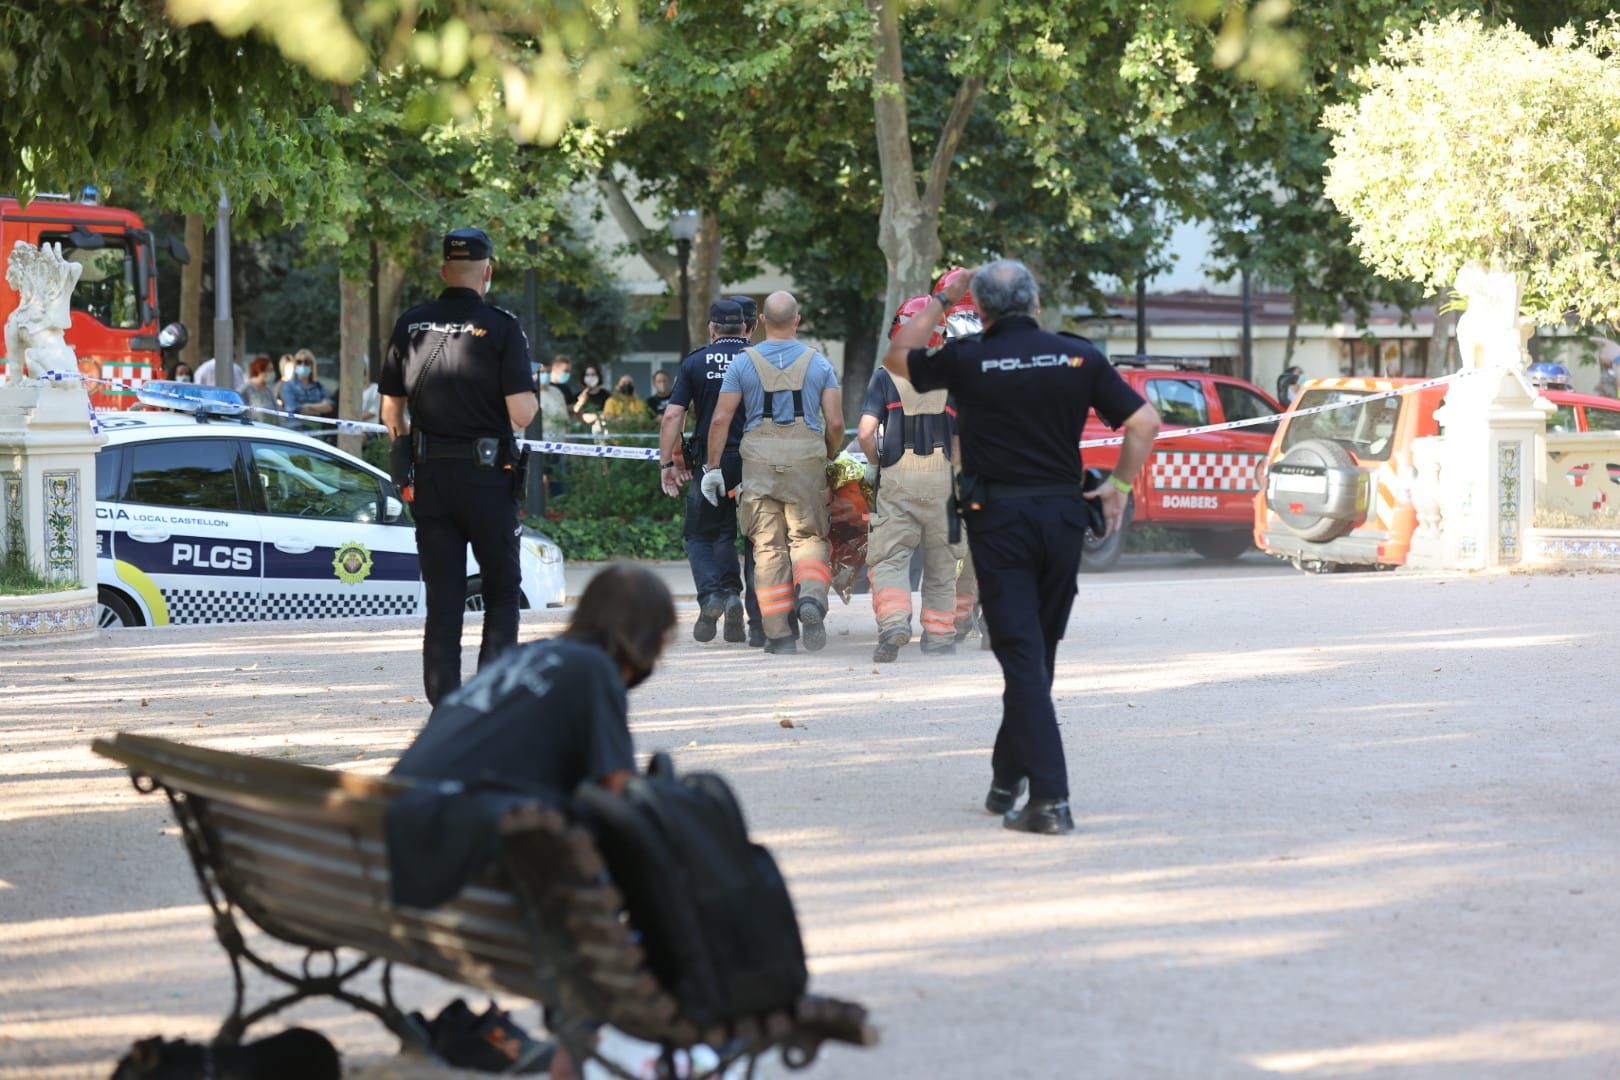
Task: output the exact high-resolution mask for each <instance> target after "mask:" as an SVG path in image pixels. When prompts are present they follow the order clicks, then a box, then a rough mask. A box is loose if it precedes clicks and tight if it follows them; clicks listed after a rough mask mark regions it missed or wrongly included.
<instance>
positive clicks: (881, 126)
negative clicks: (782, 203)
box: [866, 0, 984, 326]
mask: <svg viewBox="0 0 1620 1080" xmlns="http://www.w3.org/2000/svg"><path fill="white" fill-rule="evenodd" d="M866 6H867V9H868V10H870V11H871V13H872V15H873V16H874V22H873V28H872V45H873V51H874V53H875V57H874V69H873V76H872V107H873V113H874V118H875V120H876V130H877V144H878V166H879V170H880V172H881V175H882V178H883V209H882V211H881V213H880V216H879V218H878V247H879V248H880V249H881V250H882V252H883V258H884V260H885V261H886V262H887V264H888V285H887V286H886V288H885V289H884V295H883V319H882V321H881V322H880V324H879V325H884V326H886V325H887V324H888V321H889V320H890V319H891V318H893V317H894V312H895V309H896V308H898V307H899V306H900V303H901V301H902V300H904V299H905V298H906V297H908V296H915V295H917V294H918V293H922V292H926V291H927V290H928V286H929V284H930V283H931V282H932V280H933V275H934V270H935V269H936V267H937V266H938V263H939V257H940V253H941V252H942V251H943V250H944V249H943V247H942V245H941V244H940V239H939V211H940V206H941V205H942V204H943V203H944V201H945V181H946V177H947V175H948V174H949V172H950V167H951V160H952V158H954V157H955V155H956V146H957V144H958V143H959V142H960V141H961V138H962V131H963V129H964V128H966V126H967V120H968V117H969V115H971V114H972V112H973V105H974V102H976V101H977V100H978V96H979V91H980V89H981V88H982V87H983V86H984V79H983V78H982V77H981V76H978V75H974V76H970V77H968V78H966V79H964V80H962V83H961V85H960V86H959V87H957V91H956V99H955V101H954V102H953V103H952V104H951V111H950V114H949V115H948V116H947V117H946V120H945V124H944V127H943V128H941V129H940V134H939V145H938V146H937V147H935V149H934V157H933V161H932V163H931V164H930V166H929V170H928V177H927V186H926V187H925V188H924V189H923V190H922V191H921V192H919V191H918V190H917V168H916V165H915V163H914V159H913V156H912V148H911V122H910V120H909V118H908V117H907V115H906V105H907V101H906V76H905V62H904V57H903V56H902V54H901V47H900V0H867V4H866Z"/></svg>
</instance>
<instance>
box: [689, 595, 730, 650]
mask: <svg viewBox="0 0 1620 1080" xmlns="http://www.w3.org/2000/svg"><path fill="white" fill-rule="evenodd" d="M725 610H726V597H725V594H724V593H720V594H717V595H713V596H710V597H709V598H708V599H706V600H704V601H703V606H702V607H701V608H700V609H699V610H698V617H697V622H695V623H693V624H692V636H693V637H694V638H696V639H697V640H698V641H713V640H714V627H715V624H716V623H718V622H719V621H720V616H721V615H723V614H724V613H725Z"/></svg>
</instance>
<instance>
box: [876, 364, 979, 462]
mask: <svg viewBox="0 0 1620 1080" xmlns="http://www.w3.org/2000/svg"><path fill="white" fill-rule="evenodd" d="M861 415H862V416H875V417H877V419H878V425H879V426H878V439H877V444H878V460H877V461H876V462H875V464H877V465H879V466H881V467H882V468H885V469H886V468H888V467H889V466H890V465H893V464H894V463H895V462H897V461H899V460H900V455H901V454H903V453H904V452H905V449H906V426H907V421H909V422H910V426H911V429H912V430H911V436H912V437H911V446H912V449H913V450H914V451H915V452H916V453H918V454H924V455H926V454H928V453H929V452H931V451H932V450H935V449H937V450H939V451H941V452H943V453H944V455H945V456H946V457H947V458H949V457H950V456H951V435H952V434H953V433H954V432H955V431H956V405H955V403H953V402H952V401H951V399H950V398H948V397H947V398H946V399H945V411H944V412H942V413H936V414H933V415H929V416H906V415H905V408H904V405H903V404H902V403H901V401H900V390H899V389H898V388H897V387H896V386H895V385H894V378H893V377H892V376H890V374H889V373H888V371H887V370H886V369H884V368H881V367H880V368H878V369H877V370H876V371H874V372H873V373H872V381H871V382H870V383H868V384H867V387H866V401H865V402H864V403H863V404H862V405H861Z"/></svg>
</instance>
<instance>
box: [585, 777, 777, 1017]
mask: <svg viewBox="0 0 1620 1080" xmlns="http://www.w3.org/2000/svg"><path fill="white" fill-rule="evenodd" d="M574 799H575V807H576V810H577V812H578V814H579V816H580V817H581V819H582V820H583V821H584V822H585V823H586V825H587V826H588V827H589V828H590V829H591V830H592V832H594V833H595V834H596V840H597V846H598V847H599V848H600V849H601V851H602V855H603V858H604V859H605V860H606V861H607V865H608V870H609V872H610V873H611V874H612V876H613V882H614V884H615V885H617V886H618V888H619V891H620V892H622V893H623V894H624V898H625V906H626V907H627V908H628V909H629V915H630V923H631V925H632V926H634V927H635V929H636V930H637V931H638V932H639V933H640V935H641V945H642V948H643V949H645V950H646V952H647V962H648V965H649V966H650V967H651V968H652V969H653V973H654V974H656V975H657V976H658V980H659V982H660V983H662V984H663V986H664V988H665V989H667V990H669V991H670V993H672V994H674V995H675V998H676V1000H677V1001H679V1002H680V1006H681V1012H682V1013H683V1014H685V1015H686V1016H687V1017H689V1018H690V1019H692V1020H694V1021H696V1022H697V1023H699V1024H704V1025H707V1024H718V1023H726V1022H729V1021H733V1020H737V1019H740V1018H742V1017H744V1016H752V1015H757V1014H760V1013H765V1012H771V1011H774V1010H777V1009H788V1008H791V1007H792V1006H793V1004H794V1003H795V1002H797V1001H798V999H799V998H800V997H801V996H802V995H803V994H804V988H805V983H806V982H807V981H808V979H809V975H808V973H807V971H806V970H805V963H804V943H803V942H802V941H801V939H800V937H799V921H798V919H797V918H795V917H794V914H793V901H792V900H791V899H790V898H789V897H788V891H787V884H786V882H784V881H783V880H782V875H781V872H780V871H778V870H777V868H776V860H775V859H773V858H771V853H770V852H769V851H766V850H765V848H763V847H761V846H760V845H759V844H756V843H753V842H752V841H750V840H749V839H748V825H747V823H746V822H745V821H744V820H743V815H742V808H741V807H739V806H738V805H737V798H736V796H735V795H733V794H732V791H731V788H730V786H729V785H728V784H727V783H726V782H725V781H724V780H722V779H720V777H718V776H715V775H714V774H712V773H693V774H691V775H689V776H685V777H682V778H681V779H676V778H675V775H674V767H673V766H672V765H671V764H670V763H669V758H668V757H667V756H665V755H662V754H660V755H658V756H657V757H655V758H654V760H653V764H652V766H651V767H649V769H648V774H647V775H646V776H637V777H632V778H631V779H630V781H629V782H628V783H627V784H626V786H625V789H624V794H623V795H622V796H620V795H614V794H613V793H611V792H609V791H608V790H606V789H605V788H602V787H600V786H598V785H596V784H582V785H581V786H580V788H579V790H577V791H576V792H575V793H574Z"/></svg>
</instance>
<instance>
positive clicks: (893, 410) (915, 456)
mask: <svg viewBox="0 0 1620 1080" xmlns="http://www.w3.org/2000/svg"><path fill="white" fill-rule="evenodd" d="M861 412H862V415H861V426H860V433H859V437H860V441H861V448H862V450H864V451H865V452H866V456H867V461H868V462H875V463H876V464H877V466H878V474H877V482H876V487H877V496H876V499H875V500H874V502H873V506H872V519H871V533H870V535H869V536H868V538H867V542H866V562H867V565H868V566H869V567H870V568H871V578H872V608H873V611H874V613H875V614H876V616H877V623H878V644H877V648H876V649H875V650H874V651H873V653H872V659H873V660H874V661H877V662H878V663H886V662H888V661H891V660H894V659H895V658H896V656H898V654H899V651H900V648H901V646H903V645H905V644H906V643H908V642H909V641H910V640H911V614H912V609H911V561H912V554H913V552H919V551H920V552H921V553H922V564H923V574H922V619H921V622H922V651H923V652H924V653H929V654H934V655H941V654H949V653H953V652H955V651H956V644H955V642H956V610H957V607H958V603H959V601H958V597H957V581H958V574H957V567H958V564H959V563H960V561H961V560H962V559H963V557H964V556H965V553H966V547H967V545H966V543H965V542H964V541H963V540H962V539H961V538H960V537H959V538H958V540H957V542H956V543H952V542H951V540H950V516H949V515H950V510H949V506H948V504H949V500H950V495H951V473H952V470H951V450H952V442H953V437H954V434H955V421H954V417H953V415H952V414H953V412H954V410H952V409H950V407H949V404H948V402H947V400H946V395H945V391H944V390H934V391H930V392H929V393H926V394H920V393H918V392H917V391H916V389H915V388H913V387H912V385H911V383H909V382H907V381H906V380H905V379H904V378H902V377H900V376H896V375H892V374H890V373H889V372H887V371H884V370H882V369H879V370H878V372H877V373H876V374H875V375H873V376H872V383H871V386H870V388H869V389H868V391H867V395H866V404H865V406H864V408H863V409H862V410H861ZM972 603H973V601H972V598H971V596H970V597H967V604H968V608H969V610H970V611H971V608H972Z"/></svg>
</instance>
